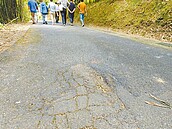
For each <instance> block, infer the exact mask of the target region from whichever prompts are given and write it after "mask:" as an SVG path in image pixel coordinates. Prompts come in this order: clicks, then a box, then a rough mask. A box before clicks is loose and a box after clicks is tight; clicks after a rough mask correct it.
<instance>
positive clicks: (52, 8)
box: [28, 0, 87, 27]
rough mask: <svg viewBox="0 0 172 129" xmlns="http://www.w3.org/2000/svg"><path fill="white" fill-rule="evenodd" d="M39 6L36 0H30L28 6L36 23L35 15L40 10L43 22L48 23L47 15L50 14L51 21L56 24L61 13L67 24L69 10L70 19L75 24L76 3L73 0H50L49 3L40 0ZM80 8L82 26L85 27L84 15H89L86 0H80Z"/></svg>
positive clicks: (63, 21) (63, 20)
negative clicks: (55, 0) (54, 0)
mask: <svg viewBox="0 0 172 129" xmlns="http://www.w3.org/2000/svg"><path fill="white" fill-rule="evenodd" d="M39 2H40V4H39V8H38V4H37V2H36V1H35V0H29V1H28V7H29V10H30V12H31V17H32V22H33V24H36V21H35V17H36V13H37V12H40V13H41V15H42V21H43V24H48V22H47V15H48V14H50V17H51V23H52V25H54V24H55V23H58V22H59V16H60V14H61V17H62V24H63V25H64V26H65V25H66V21H67V12H68V16H69V20H70V24H71V26H73V22H74V13H75V9H76V5H75V3H74V1H73V0H70V1H68V0H58V1H57V2H53V0H50V1H49V3H48V5H46V3H45V2H44V0H39ZM77 8H78V9H79V15H80V21H81V26H82V27H84V15H87V10H86V4H85V3H84V0H80V3H79V4H78V5H77Z"/></svg>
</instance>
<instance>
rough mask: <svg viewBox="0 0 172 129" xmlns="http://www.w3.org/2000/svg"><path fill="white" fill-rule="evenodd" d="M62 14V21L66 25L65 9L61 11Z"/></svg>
mask: <svg viewBox="0 0 172 129" xmlns="http://www.w3.org/2000/svg"><path fill="white" fill-rule="evenodd" d="M61 16H62V23H63V25H64V24H65V18H64V11H61Z"/></svg>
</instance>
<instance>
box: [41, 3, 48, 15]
mask: <svg viewBox="0 0 172 129" xmlns="http://www.w3.org/2000/svg"><path fill="white" fill-rule="evenodd" d="M42 13H43V14H47V13H48V8H47V6H46V5H45V4H42Z"/></svg>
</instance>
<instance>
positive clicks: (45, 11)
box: [40, 0, 48, 24]
mask: <svg viewBox="0 0 172 129" xmlns="http://www.w3.org/2000/svg"><path fill="white" fill-rule="evenodd" d="M40 2H41V3H40V12H41V14H42V21H43V24H48V23H47V14H48V7H47V6H46V4H45V2H44V1H43V0H40Z"/></svg>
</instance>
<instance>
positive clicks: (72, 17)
mask: <svg viewBox="0 0 172 129" xmlns="http://www.w3.org/2000/svg"><path fill="white" fill-rule="evenodd" d="M71 20H72V22H71V23H72V24H73V21H74V13H72V16H71Z"/></svg>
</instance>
